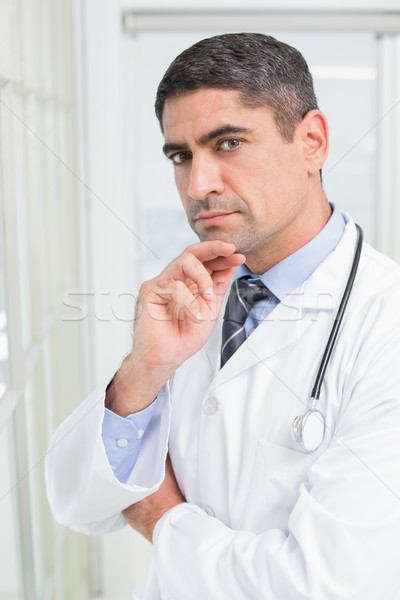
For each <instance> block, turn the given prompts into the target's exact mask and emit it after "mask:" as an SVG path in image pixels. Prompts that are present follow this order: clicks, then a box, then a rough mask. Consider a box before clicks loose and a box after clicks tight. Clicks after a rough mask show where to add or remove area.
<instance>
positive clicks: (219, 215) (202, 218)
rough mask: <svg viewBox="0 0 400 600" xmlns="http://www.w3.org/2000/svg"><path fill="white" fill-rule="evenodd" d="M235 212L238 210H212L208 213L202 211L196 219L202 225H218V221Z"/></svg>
mask: <svg viewBox="0 0 400 600" xmlns="http://www.w3.org/2000/svg"><path fill="white" fill-rule="evenodd" d="M235 213H236V211H231V212H218V211H212V212H208V213H200V214H199V215H198V216H197V218H196V221H197V223H200V225H205V226H207V225H217V224H218V223H221V222H222V221H224V220H225V219H227V218H228V217H230V216H231V215H234V214H235Z"/></svg>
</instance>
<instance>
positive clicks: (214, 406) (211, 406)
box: [203, 398, 218, 415]
mask: <svg viewBox="0 0 400 600" xmlns="http://www.w3.org/2000/svg"><path fill="white" fill-rule="evenodd" d="M217 410H218V403H217V401H216V399H215V398H207V400H205V401H204V403H203V411H204V413H205V414H206V415H213V414H214V413H216V412H217Z"/></svg>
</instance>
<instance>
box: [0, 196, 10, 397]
mask: <svg viewBox="0 0 400 600" xmlns="http://www.w3.org/2000/svg"><path fill="white" fill-rule="evenodd" d="M2 212H3V211H2V210H1V202H0V398H1V397H2V395H3V394H4V392H5V390H6V388H7V385H8V381H9V380H8V338H7V313H6V298H5V281H6V280H5V273H4V253H3V240H4V230H3V222H2Z"/></svg>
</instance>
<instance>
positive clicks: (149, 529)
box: [123, 455, 185, 542]
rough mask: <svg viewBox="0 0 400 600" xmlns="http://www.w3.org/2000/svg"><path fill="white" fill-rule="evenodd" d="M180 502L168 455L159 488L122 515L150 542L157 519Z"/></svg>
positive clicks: (180, 497) (181, 500)
mask: <svg viewBox="0 0 400 600" xmlns="http://www.w3.org/2000/svg"><path fill="white" fill-rule="evenodd" d="M182 502H185V498H184V497H183V496H182V494H181V492H180V490H179V487H178V484H177V482H176V479H175V474H174V471H173V469H172V464H171V460H170V458H169V455H168V456H167V462H166V465H165V479H164V481H163V482H162V484H161V486H160V488H159V489H158V490H157V492H155V493H154V494H151V496H148V497H147V498H145V499H144V500H141V501H140V502H136V503H135V504H132V505H131V506H129V507H128V508H126V509H125V510H124V511H123V515H124V517H125V520H126V521H127V523H128V524H129V525H130V526H131V527H132V528H133V529H135V530H136V531H138V532H139V533H141V534H142V535H143V536H144V537H145V538H147V539H148V540H149V541H150V542H152V541H153V530H154V527H155V525H156V523H157V521H158V520H159V519H161V517H162V516H163V514H164V513H166V512H167V511H168V510H170V508H173V507H174V506H176V505H177V504H181V503H182Z"/></svg>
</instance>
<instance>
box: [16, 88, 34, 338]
mask: <svg viewBox="0 0 400 600" xmlns="http://www.w3.org/2000/svg"><path fill="white" fill-rule="evenodd" d="M14 110H15V113H16V115H17V116H16V117H15V118H14V119H13V121H14V145H15V192H16V202H17V218H18V254H19V264H20V273H19V279H20V290H21V315H22V340H23V347H24V349H26V348H28V346H29V344H30V342H31V339H32V318H31V303H30V298H31V289H30V272H29V265H30V261H29V237H28V234H29V231H28V223H27V215H28V207H27V197H26V191H27V190H26V161H25V147H26V140H25V135H26V131H25V124H24V118H23V116H24V115H23V103H22V100H21V98H19V97H18V96H15V97H14Z"/></svg>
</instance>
